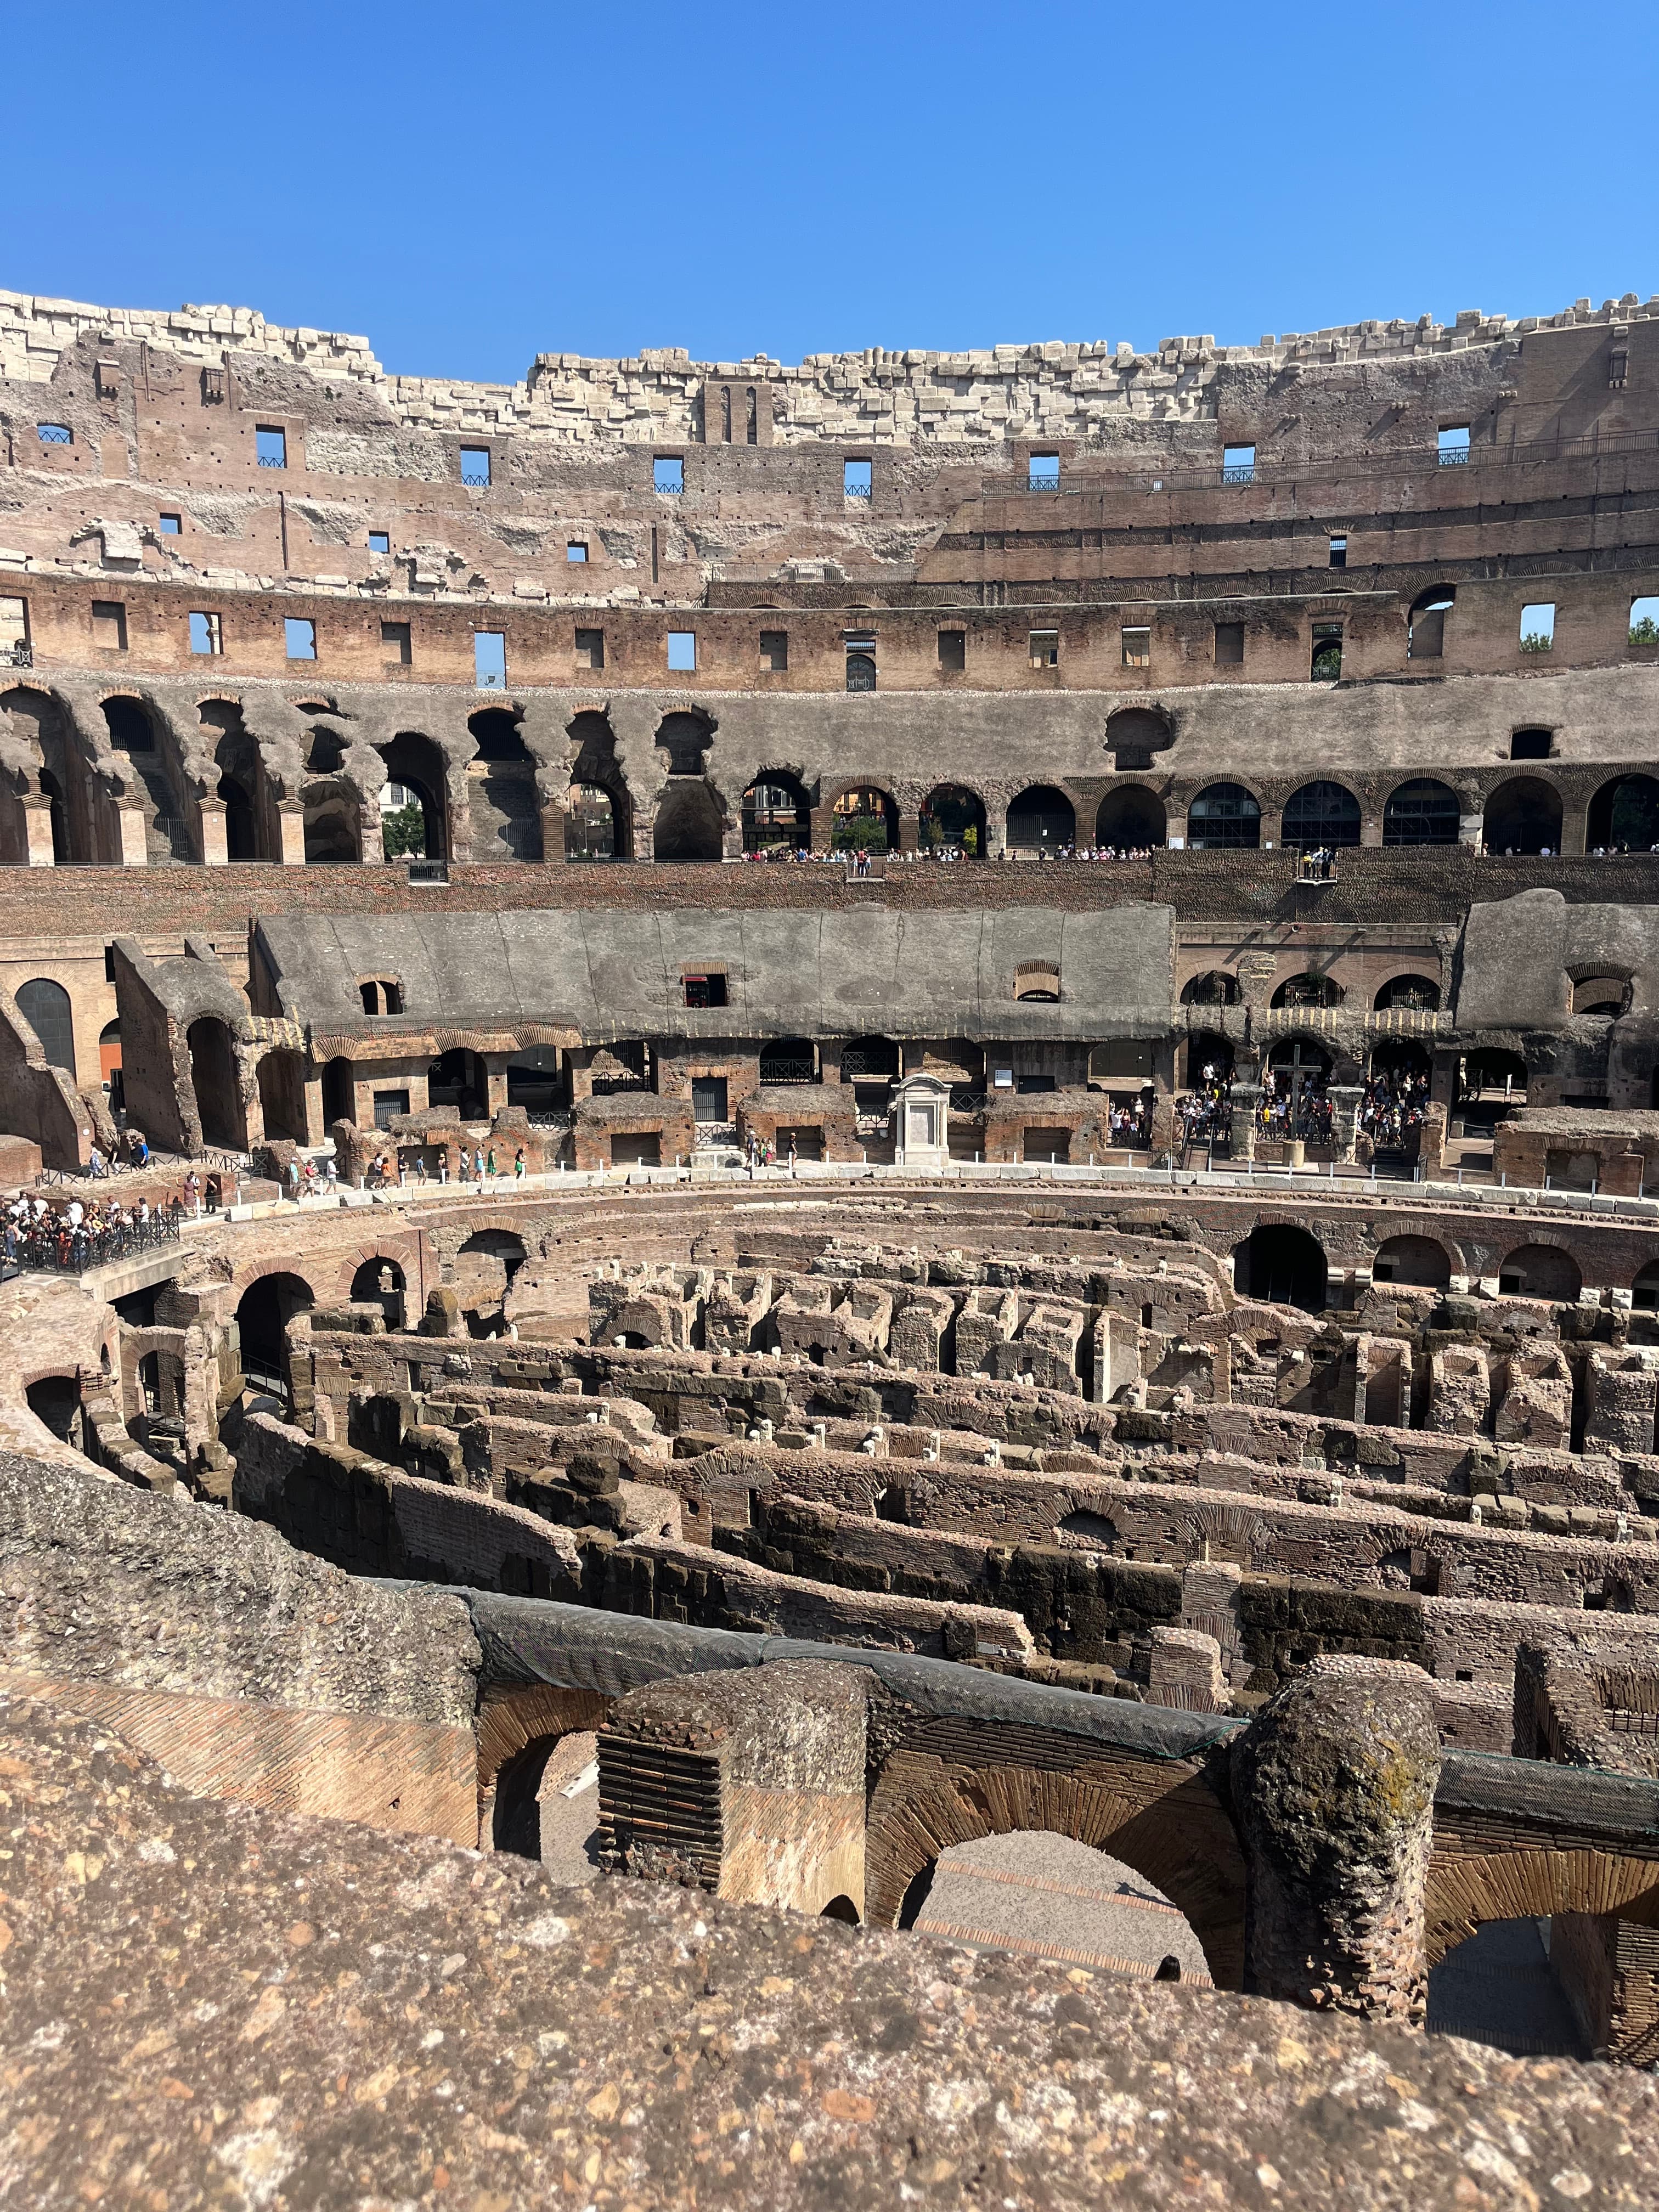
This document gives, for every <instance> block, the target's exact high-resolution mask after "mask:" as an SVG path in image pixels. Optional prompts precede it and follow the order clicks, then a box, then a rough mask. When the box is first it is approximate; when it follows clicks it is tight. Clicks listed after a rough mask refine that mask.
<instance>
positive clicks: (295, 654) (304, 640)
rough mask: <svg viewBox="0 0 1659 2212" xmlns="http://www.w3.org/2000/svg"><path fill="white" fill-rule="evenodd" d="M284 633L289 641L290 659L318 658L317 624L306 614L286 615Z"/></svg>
mask: <svg viewBox="0 0 1659 2212" xmlns="http://www.w3.org/2000/svg"><path fill="white" fill-rule="evenodd" d="M283 636H284V638H285V639H286V640H287V643H288V657H289V659H290V660H315V659H316V658H317V625H316V623H314V622H312V621H310V620H309V619H308V618H307V617H306V616H304V615H285V616H284V617H283Z"/></svg>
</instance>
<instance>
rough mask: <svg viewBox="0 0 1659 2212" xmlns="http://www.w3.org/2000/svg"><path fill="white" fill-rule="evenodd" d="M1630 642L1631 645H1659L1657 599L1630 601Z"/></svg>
mask: <svg viewBox="0 0 1659 2212" xmlns="http://www.w3.org/2000/svg"><path fill="white" fill-rule="evenodd" d="M1630 641H1631V643H1632V645H1659V597H1653V596H1649V597H1647V598H1644V599H1632V601H1631V603H1630Z"/></svg>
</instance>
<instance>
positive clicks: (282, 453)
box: [253, 422, 288, 469]
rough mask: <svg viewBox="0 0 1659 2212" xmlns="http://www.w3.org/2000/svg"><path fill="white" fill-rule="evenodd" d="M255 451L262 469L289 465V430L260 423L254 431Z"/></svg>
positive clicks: (282, 467) (280, 467)
mask: <svg viewBox="0 0 1659 2212" xmlns="http://www.w3.org/2000/svg"><path fill="white" fill-rule="evenodd" d="M253 451H254V453H255V456H256V457H257V459H258V463H259V466H260V467H261V468H262V469H285V468H286V467H287V466H288V432H287V431H286V430H279V429H277V428H275V427H274V426H273V425H271V424H268V423H264V422H262V423H260V424H259V426H258V428H257V429H256V430H255V431H254V433H253Z"/></svg>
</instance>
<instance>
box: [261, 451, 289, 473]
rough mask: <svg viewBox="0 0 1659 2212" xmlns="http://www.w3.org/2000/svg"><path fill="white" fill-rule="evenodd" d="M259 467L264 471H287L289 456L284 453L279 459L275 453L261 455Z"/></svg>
mask: <svg viewBox="0 0 1659 2212" xmlns="http://www.w3.org/2000/svg"><path fill="white" fill-rule="evenodd" d="M259 466H260V467H261V468H262V469H285V468H286V467H287V466H288V455H287V454H286V453H284V454H283V455H282V456H281V457H280V458H279V457H278V456H277V455H276V454H275V453H261V454H260V456H259Z"/></svg>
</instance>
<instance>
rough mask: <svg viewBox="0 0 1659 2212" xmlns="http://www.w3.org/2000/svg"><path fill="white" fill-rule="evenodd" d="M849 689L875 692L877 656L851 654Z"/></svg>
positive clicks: (848, 668)
mask: <svg viewBox="0 0 1659 2212" xmlns="http://www.w3.org/2000/svg"><path fill="white" fill-rule="evenodd" d="M847 688H848V690H849V691H873V690H875V688H876V656H875V654H874V653H848V656H847Z"/></svg>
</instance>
